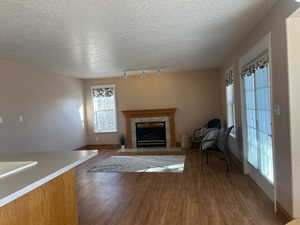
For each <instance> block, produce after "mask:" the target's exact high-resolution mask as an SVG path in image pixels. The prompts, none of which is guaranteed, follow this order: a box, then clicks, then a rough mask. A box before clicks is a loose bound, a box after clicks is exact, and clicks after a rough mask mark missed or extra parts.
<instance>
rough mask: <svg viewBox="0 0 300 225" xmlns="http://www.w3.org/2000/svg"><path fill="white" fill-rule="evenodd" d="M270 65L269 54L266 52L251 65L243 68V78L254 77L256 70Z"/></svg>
mask: <svg viewBox="0 0 300 225" xmlns="http://www.w3.org/2000/svg"><path fill="white" fill-rule="evenodd" d="M268 65H269V53H268V52H266V53H264V54H262V55H261V56H259V57H257V58H256V59H254V60H252V61H251V62H250V63H248V64H246V65H245V66H243V67H242V72H241V75H242V77H245V76H251V75H253V74H254V73H255V72H256V70H258V69H263V68H265V67H267V66H268Z"/></svg>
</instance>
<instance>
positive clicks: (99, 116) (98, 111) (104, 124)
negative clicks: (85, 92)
mask: <svg viewBox="0 0 300 225" xmlns="http://www.w3.org/2000/svg"><path fill="white" fill-rule="evenodd" d="M106 87H107V86H106ZM96 89H98V90H99V89H101V87H96ZM109 90H110V91H111V90H112V91H111V92H109V94H107V95H106V94H105V93H104V94H103V93H102V92H99V93H101V94H99V95H97V96H96V97H95V96H93V103H94V131H95V132H96V133H102V132H116V131H117V118H116V103H115V90H114V88H113V87H110V88H109ZM103 92H105V91H103Z"/></svg>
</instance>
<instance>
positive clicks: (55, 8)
mask: <svg viewBox="0 0 300 225" xmlns="http://www.w3.org/2000/svg"><path fill="white" fill-rule="evenodd" d="M276 1H277V0H126V1H121V0H51V1H46V0H1V1H0V21H1V22H0V49H1V50H0V59H4V60H13V61H16V62H19V63H25V64H30V65H32V66H36V67H40V68H43V69H46V70H48V71H52V72H56V73H60V74H65V75H70V76H75V77H80V78H92V77H107V76H111V75H116V74H119V73H120V72H121V71H123V70H139V69H153V68H164V69H172V70H187V69H188V70H192V69H203V68H212V67H218V66H220V65H221V64H222V62H223V61H224V59H225V57H226V56H228V54H229V53H230V51H232V50H233V49H232V48H234V47H235V46H236V45H237V44H238V42H239V41H241V39H242V38H243V37H245V35H246V34H247V33H248V32H249V31H250V30H251V28H252V27H253V26H254V25H255V24H256V23H257V22H259V20H260V19H262V17H263V16H264V15H265V14H266V13H267V11H268V10H269V9H270V8H271V7H272V5H273V4H274V3H275V2H276Z"/></svg>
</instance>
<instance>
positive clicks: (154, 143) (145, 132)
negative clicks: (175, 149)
mask: <svg viewBox="0 0 300 225" xmlns="http://www.w3.org/2000/svg"><path fill="white" fill-rule="evenodd" d="M136 146H137V147H166V146H167V138H166V123H165V122H161V121H158V122H137V123H136Z"/></svg>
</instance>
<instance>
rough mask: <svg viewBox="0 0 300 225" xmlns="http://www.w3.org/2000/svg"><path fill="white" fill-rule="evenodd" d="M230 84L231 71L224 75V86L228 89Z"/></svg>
mask: <svg viewBox="0 0 300 225" xmlns="http://www.w3.org/2000/svg"><path fill="white" fill-rule="evenodd" d="M231 84H233V71H232V70H229V71H227V72H226V73H225V86H226V87H228V86H229V85H231Z"/></svg>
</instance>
